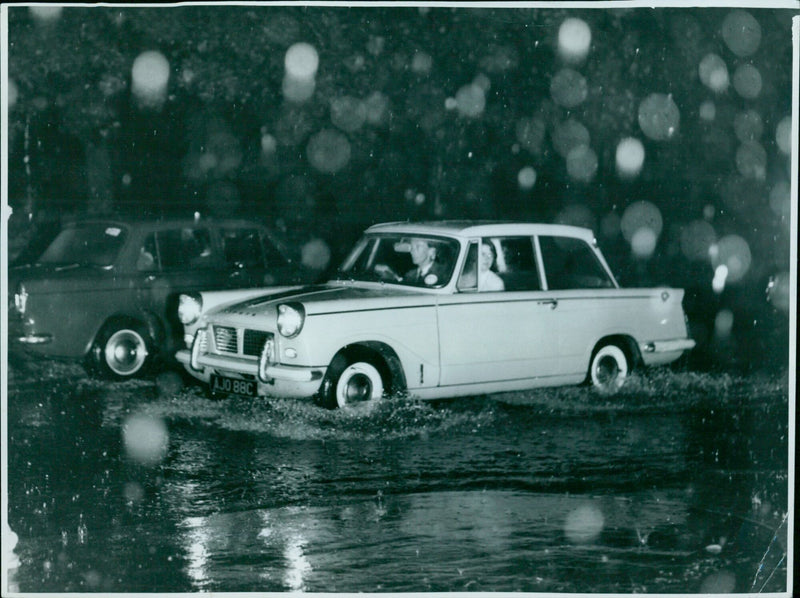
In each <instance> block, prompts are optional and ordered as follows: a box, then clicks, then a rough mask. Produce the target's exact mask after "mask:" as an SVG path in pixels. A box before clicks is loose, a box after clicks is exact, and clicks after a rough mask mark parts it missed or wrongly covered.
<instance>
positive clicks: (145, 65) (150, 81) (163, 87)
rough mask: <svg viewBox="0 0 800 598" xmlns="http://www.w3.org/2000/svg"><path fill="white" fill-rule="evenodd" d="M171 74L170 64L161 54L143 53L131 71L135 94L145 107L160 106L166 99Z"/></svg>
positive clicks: (154, 52)
mask: <svg viewBox="0 0 800 598" xmlns="http://www.w3.org/2000/svg"><path fill="white" fill-rule="evenodd" d="M169 72H170V67H169V62H168V61H167V59H166V58H165V57H164V55H163V54H161V52H157V51H154V50H149V51H147V52H142V53H141V54H139V56H137V57H136V60H134V61H133V68H132V70H131V86H132V90H133V94H134V95H135V96H136V98H137V99H138V100H139V101H140V102H142V103H143V104H145V105H150V106H156V105H159V104H160V103H161V102H163V100H164V99H165V98H166V93H167V84H168V83H169Z"/></svg>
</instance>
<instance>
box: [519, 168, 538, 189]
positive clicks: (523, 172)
mask: <svg viewBox="0 0 800 598" xmlns="http://www.w3.org/2000/svg"><path fill="white" fill-rule="evenodd" d="M517 182H519V188H520V189H522V190H523V191H530V190H531V189H533V186H534V185H535V184H536V170H535V169H534V168H533V166H523V167H522V168H521V169H520V171H519V173H518V174H517Z"/></svg>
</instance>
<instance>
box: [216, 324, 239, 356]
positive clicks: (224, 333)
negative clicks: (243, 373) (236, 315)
mask: <svg viewBox="0 0 800 598" xmlns="http://www.w3.org/2000/svg"><path fill="white" fill-rule="evenodd" d="M214 346H215V347H216V349H217V352H219V353H238V352H239V345H238V335H237V334H236V328H231V327H229V326H214Z"/></svg>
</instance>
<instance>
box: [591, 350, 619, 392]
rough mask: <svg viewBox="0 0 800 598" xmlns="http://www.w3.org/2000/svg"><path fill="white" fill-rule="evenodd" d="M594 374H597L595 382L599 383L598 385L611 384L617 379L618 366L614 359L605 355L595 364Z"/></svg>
mask: <svg viewBox="0 0 800 598" xmlns="http://www.w3.org/2000/svg"><path fill="white" fill-rule="evenodd" d="M595 373H596V374H597V380H598V381H599V382H600V384H602V385H608V384H611V383H612V382H614V380H616V379H617V378H618V377H619V364H618V363H617V360H616V359H614V358H613V357H611V356H609V355H606V356H604V357H601V358H600V360H599V361H598V362H597V367H596V368H595Z"/></svg>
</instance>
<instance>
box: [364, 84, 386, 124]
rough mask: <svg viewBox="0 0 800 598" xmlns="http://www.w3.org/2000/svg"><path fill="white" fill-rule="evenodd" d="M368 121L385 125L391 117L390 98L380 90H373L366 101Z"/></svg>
mask: <svg viewBox="0 0 800 598" xmlns="http://www.w3.org/2000/svg"><path fill="white" fill-rule="evenodd" d="M364 108H365V110H366V117H367V122H368V123H369V124H371V125H383V124H386V122H387V121H388V119H389V98H387V97H386V96H385V95H384V94H382V93H381V92H380V91H373V92H372V93H371V94H370V95H369V96H368V97H367V99H366V100H365V101H364Z"/></svg>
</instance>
